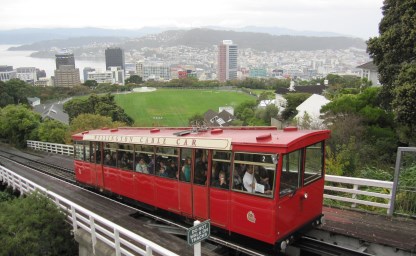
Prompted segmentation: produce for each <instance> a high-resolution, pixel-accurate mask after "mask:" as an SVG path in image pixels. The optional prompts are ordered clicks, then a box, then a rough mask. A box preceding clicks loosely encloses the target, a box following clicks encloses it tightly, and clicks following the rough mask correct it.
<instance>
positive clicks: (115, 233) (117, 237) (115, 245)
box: [114, 228, 121, 256]
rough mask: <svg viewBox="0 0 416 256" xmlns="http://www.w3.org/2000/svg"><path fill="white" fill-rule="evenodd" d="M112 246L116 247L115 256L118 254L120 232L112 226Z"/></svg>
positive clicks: (119, 251)
mask: <svg viewBox="0 0 416 256" xmlns="http://www.w3.org/2000/svg"><path fill="white" fill-rule="evenodd" d="M114 248H115V249H116V256H120V255H121V250H120V233H119V232H118V230H117V229H116V228H114Z"/></svg>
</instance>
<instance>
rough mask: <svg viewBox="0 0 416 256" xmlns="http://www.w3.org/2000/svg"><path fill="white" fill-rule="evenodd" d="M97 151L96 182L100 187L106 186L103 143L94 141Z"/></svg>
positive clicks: (95, 150)
mask: <svg viewBox="0 0 416 256" xmlns="http://www.w3.org/2000/svg"><path fill="white" fill-rule="evenodd" d="M93 148H94V152H95V184H96V185H97V187H98V188H104V172H103V164H102V157H103V155H102V143H101V142H93Z"/></svg>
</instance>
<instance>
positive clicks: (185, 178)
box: [178, 148, 193, 217]
mask: <svg viewBox="0 0 416 256" xmlns="http://www.w3.org/2000/svg"><path fill="white" fill-rule="evenodd" d="M179 160H180V165H179V170H178V176H179V182H178V189H179V211H180V212H181V213H182V214H184V215H187V216H189V217H192V216H193V214H192V190H191V174H192V167H193V164H192V162H193V161H192V160H193V158H192V149H189V148H182V149H181V152H180V159H179Z"/></svg>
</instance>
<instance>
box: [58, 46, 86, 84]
mask: <svg viewBox="0 0 416 256" xmlns="http://www.w3.org/2000/svg"><path fill="white" fill-rule="evenodd" d="M55 57H56V70H55V76H54V77H53V84H54V86H57V87H72V86H76V85H79V84H81V80H80V78H79V69H78V68H75V58H74V54H73V53H70V52H68V51H63V52H60V53H57V54H56V55H55Z"/></svg>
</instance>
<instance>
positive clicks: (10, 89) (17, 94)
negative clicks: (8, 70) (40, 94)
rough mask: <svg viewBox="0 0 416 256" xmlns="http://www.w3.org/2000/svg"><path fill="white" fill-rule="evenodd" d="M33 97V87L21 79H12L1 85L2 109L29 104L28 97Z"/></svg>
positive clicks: (0, 102)
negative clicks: (7, 106) (10, 105)
mask: <svg viewBox="0 0 416 256" xmlns="http://www.w3.org/2000/svg"><path fill="white" fill-rule="evenodd" d="M33 95H34V89H33V86H30V85H28V84H27V83H26V82H24V81H22V80H20V79H11V80H9V81H7V82H5V83H3V82H1V83H0V96H1V98H0V107H4V106H6V105H9V104H15V105H17V104H28V101H27V97H32V96H33Z"/></svg>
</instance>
